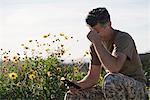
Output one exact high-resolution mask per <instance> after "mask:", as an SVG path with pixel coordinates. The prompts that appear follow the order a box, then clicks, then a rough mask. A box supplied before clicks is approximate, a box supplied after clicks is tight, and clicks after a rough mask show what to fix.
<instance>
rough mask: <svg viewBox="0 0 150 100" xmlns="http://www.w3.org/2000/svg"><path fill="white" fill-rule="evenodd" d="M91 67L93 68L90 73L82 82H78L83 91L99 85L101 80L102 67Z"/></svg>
mask: <svg viewBox="0 0 150 100" xmlns="http://www.w3.org/2000/svg"><path fill="white" fill-rule="evenodd" d="M91 67H93V68H92V69H90V70H89V71H88V74H87V75H86V76H85V77H84V78H83V79H82V80H80V81H78V83H79V85H80V86H81V87H82V89H85V88H89V87H92V86H93V85H95V84H96V83H97V81H98V79H99V76H100V72H101V68H100V66H94V65H92V66H91ZM96 67H97V68H96ZM94 72H95V73H94Z"/></svg>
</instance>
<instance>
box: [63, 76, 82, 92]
mask: <svg viewBox="0 0 150 100" xmlns="http://www.w3.org/2000/svg"><path fill="white" fill-rule="evenodd" d="M61 81H63V82H64V83H65V84H67V86H69V87H74V88H76V89H81V87H80V86H78V85H77V84H75V83H73V82H71V81H69V80H67V79H65V78H64V77H62V78H61Z"/></svg>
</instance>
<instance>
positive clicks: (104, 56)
mask: <svg viewBox="0 0 150 100" xmlns="http://www.w3.org/2000/svg"><path fill="white" fill-rule="evenodd" d="M93 45H94V48H95V51H96V53H97V55H98V58H99V59H100V60H101V62H102V64H103V65H104V67H105V68H106V69H108V70H109V72H111V73H118V72H119V71H120V69H121V68H122V66H123V64H124V62H125V60H126V58H127V56H126V55H125V54H123V53H121V52H114V53H113V54H111V53H110V52H109V51H107V50H106V49H105V47H104V46H103V44H102V43H101V41H100V42H95V43H94V44H93Z"/></svg>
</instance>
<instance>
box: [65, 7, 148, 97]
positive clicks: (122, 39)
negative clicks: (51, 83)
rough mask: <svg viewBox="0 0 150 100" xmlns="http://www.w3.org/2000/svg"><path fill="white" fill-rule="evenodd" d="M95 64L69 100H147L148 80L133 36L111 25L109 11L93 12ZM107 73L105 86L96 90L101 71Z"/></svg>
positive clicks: (89, 20)
mask: <svg viewBox="0 0 150 100" xmlns="http://www.w3.org/2000/svg"><path fill="white" fill-rule="evenodd" d="M86 23H87V24H88V26H89V28H90V32H89V34H88V35H87V38H88V39H89V40H90V41H91V46H90V49H91V56H92V60H91V65H90V66H89V71H88V74H87V75H86V76H85V77H84V78H83V79H82V80H80V81H78V82H75V83H76V84H77V85H79V86H80V87H81V89H80V90H78V89H75V88H70V91H68V92H67V93H66V96H65V100H146V95H145V94H146V93H145V83H146V78H145V76H144V73H143V70H142V64H141V61H140V58H139V55H138V53H137V50H136V46H135V43H134V40H133V39H132V37H131V36H130V35H129V34H128V33H125V32H121V31H119V30H115V29H113V28H112V26H111V21H110V15H109V13H108V11H107V9H106V8H96V9H93V10H92V11H90V12H89V14H88V16H87V18H86ZM102 67H103V68H104V69H105V70H107V72H108V74H107V75H106V76H105V77H104V83H103V87H102V89H101V88H98V87H94V85H95V84H96V83H97V81H98V79H99V76H100V70H101V68H102Z"/></svg>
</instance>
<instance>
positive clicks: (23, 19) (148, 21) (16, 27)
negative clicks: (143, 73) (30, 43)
mask: <svg viewBox="0 0 150 100" xmlns="http://www.w3.org/2000/svg"><path fill="white" fill-rule="evenodd" d="M97 7H106V8H107V9H108V11H109V13H110V15H111V21H112V27H113V28H115V29H119V30H121V31H125V32H128V33H129V34H130V35H131V36H132V37H133V39H134V40H135V43H136V46H137V50H138V52H139V53H145V52H148V51H150V45H149V43H150V2H149V0H124V1H123V0H0V48H4V49H6V50H7V49H8V50H9V49H10V50H12V51H14V52H21V50H22V49H21V48H20V47H21V46H20V45H21V44H22V43H24V42H26V41H27V40H29V39H40V38H41V35H42V34H45V33H49V32H50V33H53V34H56V33H60V32H64V33H66V34H69V35H70V34H71V35H73V36H74V37H75V39H78V40H79V42H76V41H72V42H68V43H66V44H67V46H68V48H69V49H70V52H71V53H72V58H79V57H80V56H82V54H83V52H85V51H86V50H88V49H89V44H90V42H89V41H88V40H87V38H86V35H87V33H88V31H89V29H88V27H87V26H86V23H85V18H86V15H87V14H88V12H89V11H90V10H92V9H93V8H97Z"/></svg>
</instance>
